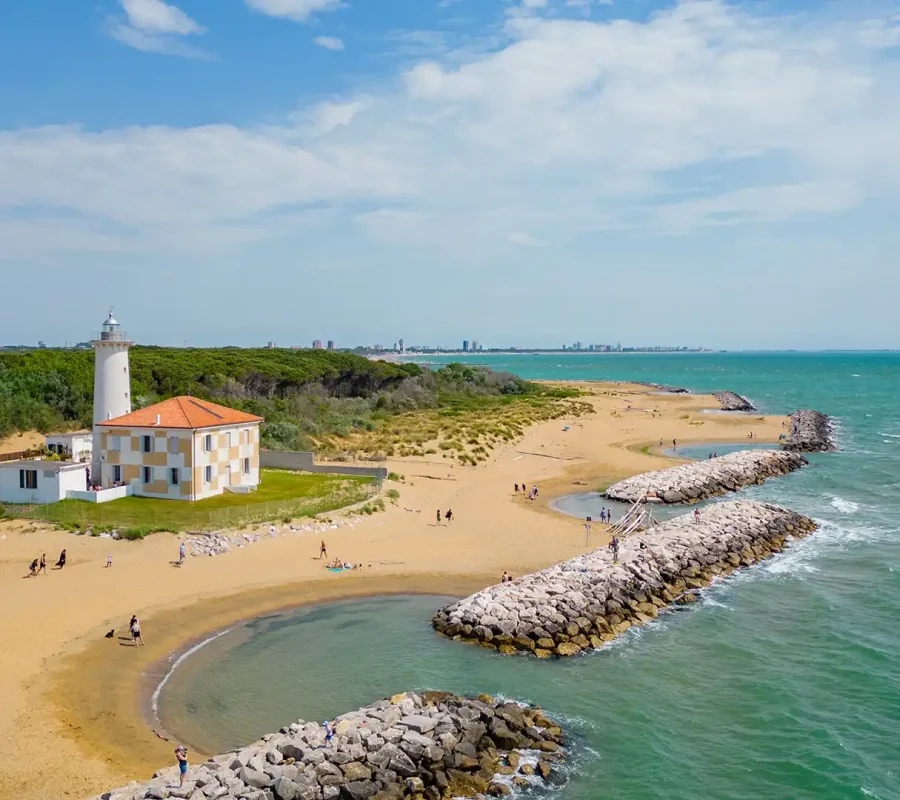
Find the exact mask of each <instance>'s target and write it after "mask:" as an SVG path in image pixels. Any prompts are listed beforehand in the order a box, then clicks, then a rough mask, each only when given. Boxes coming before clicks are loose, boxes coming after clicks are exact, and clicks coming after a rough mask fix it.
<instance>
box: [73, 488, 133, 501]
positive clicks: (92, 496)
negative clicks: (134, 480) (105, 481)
mask: <svg viewBox="0 0 900 800" xmlns="http://www.w3.org/2000/svg"><path fill="white" fill-rule="evenodd" d="M132 494H134V492H133V491H132V488H131V485H130V484H129V485H128V486H116V487H115V488H114V489H102V490H100V491H99V492H76V491H73V490H72V489H69V491H68V492H66V500H84V501H86V502H88V503H108V502H109V501H110V500H119V499H120V498H122V497H131V495H132Z"/></svg>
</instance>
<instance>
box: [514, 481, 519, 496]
mask: <svg viewBox="0 0 900 800" xmlns="http://www.w3.org/2000/svg"><path fill="white" fill-rule="evenodd" d="M515 487H516V488H515V489H514V491H515V493H516V494H518V493H519V484H518V483H517V484H515Z"/></svg>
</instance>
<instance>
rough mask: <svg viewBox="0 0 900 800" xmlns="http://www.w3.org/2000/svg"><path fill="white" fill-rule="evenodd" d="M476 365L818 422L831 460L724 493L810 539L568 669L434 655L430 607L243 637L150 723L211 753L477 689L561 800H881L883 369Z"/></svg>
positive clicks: (890, 584) (892, 530)
mask: <svg viewBox="0 0 900 800" xmlns="http://www.w3.org/2000/svg"><path fill="white" fill-rule="evenodd" d="M484 360H485V361H490V359H489V358H486V359H484ZM508 362H512V363H508ZM469 363H471V361H470V362H469ZM557 364H562V366H561V367H556V366H552V365H557ZM495 366H500V367H502V368H507V369H509V368H512V369H514V370H515V371H517V372H519V374H522V375H524V376H525V377H535V378H536V377H546V378H564V377H568V378H573V379H575V378H581V379H591V378H593V379H602V378H613V379H619V380H622V379H629V378H630V379H635V380H653V381H658V382H660V383H670V384H679V385H685V386H688V387H690V388H692V389H694V390H698V391H709V390H713V389H719V388H726V389H730V390H733V391H736V392H739V393H741V394H745V395H747V396H749V397H750V398H751V399H752V400H753V401H754V403H755V404H756V405H757V406H758V407H760V408H761V410H762V411H764V412H767V413H785V412H788V411H792V410H795V409H796V408H801V407H813V408H818V409H819V410H822V411H824V412H826V413H830V414H834V415H837V416H838V422H839V425H838V432H837V433H838V440H839V443H840V444H841V446H842V448H843V450H842V452H840V453H834V454H817V455H814V456H813V457H812V458H811V459H810V460H811V462H812V464H811V466H810V467H809V468H807V469H804V470H802V471H800V472H797V473H793V474H792V475H789V476H785V477H783V478H779V479H775V480H771V481H769V482H767V483H766V484H764V485H762V486H754V487H750V488H749V489H747V490H744V491H743V492H741V496H744V497H752V498H757V499H765V500H771V501H773V502H777V503H781V504H784V505H787V506H790V507H792V508H794V509H795V510H797V511H801V512H804V513H807V514H810V515H812V516H813V517H815V518H816V519H818V520H819V522H820V525H821V528H820V530H819V531H818V532H817V533H816V534H815V535H814V536H812V537H810V538H808V539H805V540H803V541H802V542H799V543H796V544H795V545H794V546H793V547H792V548H791V549H790V550H788V551H787V552H786V553H784V554H782V555H780V556H778V557H776V558H774V559H772V560H770V561H768V562H766V563H764V564H762V565H759V566H757V567H754V568H752V569H750V570H746V571H743V572H742V573H740V574H738V575H735V576H733V577H732V578H731V579H729V580H728V581H724V582H722V583H719V584H717V585H716V586H714V587H713V588H712V589H710V590H708V591H707V592H705V593H704V596H703V599H702V600H701V602H700V603H699V604H698V605H697V606H696V607H692V608H690V609H688V610H686V611H678V612H673V613H670V614H666V615H664V616H663V617H662V618H661V619H660V620H659V621H658V622H657V623H654V624H652V625H650V626H648V627H647V628H644V629H642V630H639V631H635V632H633V633H631V632H629V634H627V635H626V636H624V637H622V638H621V639H620V640H619V641H617V642H615V643H613V644H612V645H610V646H608V647H606V648H605V649H603V650H602V651H599V652H597V653H594V654H592V655H589V656H586V657H583V658H578V659H574V660H568V661H561V662H550V663H548V662H539V661H536V660H534V659H527V658H505V657H501V656H499V655H497V654H495V653H492V652H490V651H486V650H483V649H481V648H477V647H472V646H466V645H462V644H459V643H455V642H450V641H447V640H445V639H442V638H440V637H437V636H436V635H434V634H433V633H432V631H431V629H430V628H429V626H428V622H429V618H430V615H431V613H432V612H433V610H434V609H435V608H436V607H437V606H438V605H440V604H441V603H442V602H443V599H442V598H436V597H434V598H432V597H407V598H403V597H391V598H376V599H370V600H360V601H352V602H347V603H340V604H330V605H326V606H319V607H316V608H313V609H307V610H299V611H297V612H293V613H291V614H287V615H280V616H278V617H274V618H272V617H270V618H266V619H263V620H258V621H256V622H253V623H251V624H250V625H249V626H246V627H242V628H240V629H238V630H236V631H234V632H233V634H234V635H233V636H232V635H231V634H227V635H225V636H223V637H221V638H220V639H217V640H216V641H215V642H213V643H211V644H210V645H208V646H207V647H206V648H203V649H202V650H200V651H199V652H198V653H197V654H196V655H195V656H193V657H192V658H190V659H188V661H186V662H185V663H184V664H183V665H182V666H181V667H180V668H179V670H178V671H176V673H175V674H174V675H173V676H172V679H171V680H170V681H169V683H168V684H167V687H166V690H165V691H164V692H163V695H162V698H161V712H162V715H163V719H164V721H165V722H166V724H167V725H168V726H169V727H170V728H171V729H173V730H175V731H176V732H177V733H178V734H179V735H181V736H184V738H186V739H187V740H188V741H189V742H194V743H196V744H198V745H203V746H204V747H208V748H210V749H217V750H218V749H221V748H224V747H226V746H230V745H234V744H240V743H244V742H246V741H250V740H252V739H253V738H255V737H256V736H258V735H259V734H261V733H264V732H268V731H272V730H276V729H277V728H279V727H280V726H281V725H284V724H286V723H289V722H291V721H293V720H294V719H295V718H297V717H304V718H307V719H311V718H315V719H318V720H319V721H321V720H322V719H325V718H326V717H330V716H332V715H335V714H338V713H341V712H343V711H346V710H350V709H352V708H356V707H358V706H360V705H362V704H365V703H368V702H370V701H371V700H373V699H375V698H377V697H381V696H384V695H387V694H390V693H391V692H394V691H397V690H398V689H405V688H409V687H435V688H447V689H451V690H455V691H464V692H483V691H486V692H491V693H499V694H505V695H508V696H512V697H518V698H521V699H525V700H531V701H534V702H538V703H541V704H543V705H544V706H545V707H546V708H547V709H549V710H550V712H551V713H553V714H556V715H557V717H558V718H559V719H560V720H561V721H562V722H564V723H567V724H568V725H569V726H570V729H571V730H572V731H573V732H574V734H575V742H576V745H575V749H576V763H577V766H576V768H575V769H574V770H573V771H572V776H571V779H570V781H569V783H568V784H567V785H566V786H565V787H564V788H563V789H561V790H560V792H561V795H562V796H563V797H565V798H572V799H573V800H595V799H596V800H599V799H600V798H608V797H617V798H629V800H640V799H642V798H667V800H680V799H681V798H684V800H688V799H689V798H690V799H691V800H693V799H694V798H700V797H702V798H723V799H727V798H742V799H743V798H773V799H775V800H781V799H782V798H783V800H794V799H795V798H826V799H830V798H834V800H838V798H856V797H860V798H862V797H868V798H873V797H874V798H880V799H881V800H888V798H898V797H900V766H898V765H900V758H898V756H897V753H898V746H897V741H898V740H900V666H898V665H900V636H898V631H900V627H898V622H897V620H898V619H900V548H898V520H900V408H898V405H897V403H896V400H895V394H896V392H897V390H898V389H900V355H885V354H816V355H801V354H774V355H740V356H738V355H735V356H724V355H718V354H717V355H703V356H699V355H698V356H681V355H673V356H668V357H667V356H634V357H630V356H612V357H609V356H606V357H604V356H599V357H587V356H578V357H569V358H567V359H563V358H562V357H561V356H559V355H553V356H549V357H544V356H538V357H527V356H521V357H516V358H509V357H501V359H500V360H499V361H498V362H497V363H496V364H495ZM856 376H858V377H856ZM706 449H707V450H708V447H706ZM722 449H723V448H719V451H720V452H722ZM679 450H681V448H679ZM705 454H706V453H702V454H701V457H703V456H704V455H705Z"/></svg>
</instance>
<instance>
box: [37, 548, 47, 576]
mask: <svg viewBox="0 0 900 800" xmlns="http://www.w3.org/2000/svg"><path fill="white" fill-rule="evenodd" d="M42 572H43V573H44V575H46V574H47V554H46V553H41V565H40V566H39V567H38V575H40V574H41V573H42Z"/></svg>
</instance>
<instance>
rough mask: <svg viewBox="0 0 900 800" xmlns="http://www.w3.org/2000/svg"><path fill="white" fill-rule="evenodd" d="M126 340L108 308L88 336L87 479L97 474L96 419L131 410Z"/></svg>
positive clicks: (111, 416)
mask: <svg viewBox="0 0 900 800" xmlns="http://www.w3.org/2000/svg"><path fill="white" fill-rule="evenodd" d="M132 344H133V342H129V341H128V339H127V337H126V336H125V332H124V331H123V330H122V329H121V327H120V326H119V323H118V321H117V320H116V318H115V317H114V316H113V312H112V309H110V310H109V315H108V316H107V318H106V322H104V323H103V327H102V328H101V330H100V332H99V333H95V334H94V335H93V337H92V339H91V347H93V348H94V450H93V464H92V465H91V480H92V481H94V480H95V479H99V478H100V441H99V439H100V432H99V431H98V430H97V423H99V422H105V421H106V420H109V419H114V418H115V417H121V416H122V415H123V414H130V413H131V369H130V367H129V364H128V349H129V348H130V347H131V345H132Z"/></svg>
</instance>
